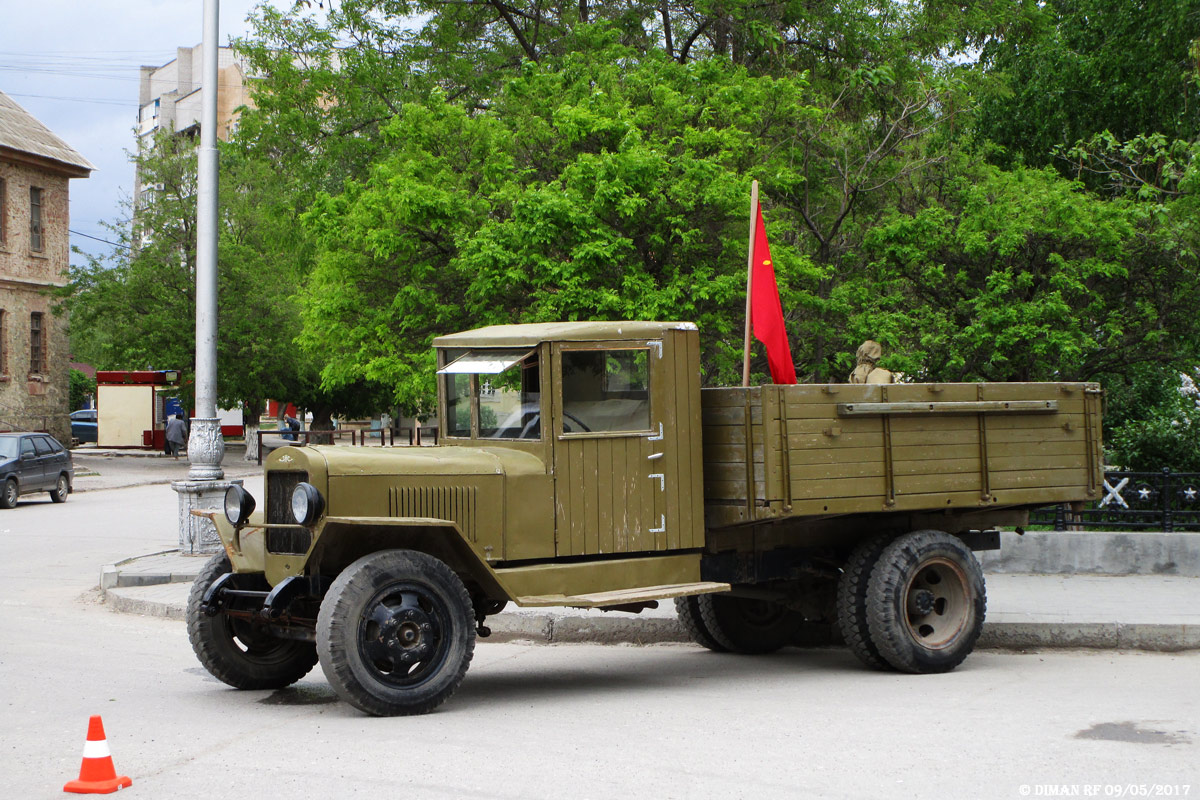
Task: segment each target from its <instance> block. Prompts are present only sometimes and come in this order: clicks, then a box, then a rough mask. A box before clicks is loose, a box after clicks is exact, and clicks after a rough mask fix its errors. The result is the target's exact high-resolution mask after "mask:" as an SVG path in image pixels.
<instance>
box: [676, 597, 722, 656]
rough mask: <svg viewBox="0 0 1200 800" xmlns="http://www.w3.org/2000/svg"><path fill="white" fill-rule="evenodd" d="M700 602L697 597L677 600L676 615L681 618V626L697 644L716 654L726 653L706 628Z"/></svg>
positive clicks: (677, 598) (678, 598)
mask: <svg viewBox="0 0 1200 800" xmlns="http://www.w3.org/2000/svg"><path fill="white" fill-rule="evenodd" d="M698 601H699V598H697V597H695V596H692V597H676V598H675V615H676V616H677V617H679V625H680V626H681V627H682V628H683V630H684V631H685V632H686V633H687V635H688V636H689V637H690V638H691V640H692V641H693V642H695V643H696V644H698V645H700V646H701V647H707V648H708V649H709V650H712V651H714V652H716V653H724V652H725V651H726V648H724V647H722V646H721V643H720V642H718V641H717V640H716V639H714V638H713V635H712V634H711V633H709V630H708V628H706V627H705V626H704V617H703V615H702V614H701V613H700V603H699V602H698Z"/></svg>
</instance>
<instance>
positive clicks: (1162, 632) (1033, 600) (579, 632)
mask: <svg viewBox="0 0 1200 800" xmlns="http://www.w3.org/2000/svg"><path fill="white" fill-rule="evenodd" d="M205 561H206V558H204V557H195V556H184V555H180V554H179V553H178V552H176V551H168V552H165V553H159V554H153V555H147V556H143V557H140V558H135V559H130V560H129V561H126V562H123V563H121V564H116V565H113V566H111V567H106V568H105V570H104V572H103V574H102V576H101V586H102V588H103V589H104V592H105V597H106V602H107V603H108V605H109V607H110V608H111V609H112V610H114V611H121V612H126V613H133V614H147V615H152V616H161V617H168V618H171V619H183V616H184V608H185V606H186V604H187V595H188V591H189V589H190V588H191V580H192V578H193V577H194V576H195V575H196V573H197V572H198V571H199V570H200V568H201V567H202V566H203V564H204V562H205ZM987 589H988V612H987V622H986V623H985V624H984V629H983V636H982V638H981V639H980V643H979V644H980V647H999V648H1011V649H1033V648H1052V647H1085V648H1102V649H1131V650H1156V651H1175V650H1188V649H1200V578H1190V577H1174V576H1153V575H1150V576H1148V575H1127V576H1119V577H1118V576H1096V575H1011V574H1000V573H990V574H988V575H987ZM487 625H488V627H490V628H491V629H492V631H493V638H494V639H498V640H513V639H522V640H532V641H537V642H556V643H557V642H593V643H597V642H599V643H608V644H655V643H660V642H683V641H687V640H688V639H687V636H686V635H685V634H684V633H683V631H682V630H681V629H680V628H679V626H678V624H677V623H676V621H675V612H674V605H673V604H672V603H671V602H670V601H666V602H664V603H661V604H660V606H659V608H657V609H652V610H648V611H643V612H642V613H641V614H629V613H626V612H621V611H609V612H602V611H594V610H589V611H585V610H580V609H559V608H554V609H545V608H514V607H512V606H511V605H510V606H509V608H508V609H507V610H505V611H504V612H502V613H500V614H498V615H496V616H494V617H489V618H488V621H487Z"/></svg>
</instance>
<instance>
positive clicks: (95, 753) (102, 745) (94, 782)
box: [63, 715, 133, 794]
mask: <svg viewBox="0 0 1200 800" xmlns="http://www.w3.org/2000/svg"><path fill="white" fill-rule="evenodd" d="M132 785H133V781H131V780H130V779H129V776H127V775H122V776H120V777H117V770H116V768H115V767H113V760H112V755H111V754H109V752H108V740H107V739H105V738H104V723H103V722H101V721H100V717H99V715H97V716H94V717H92V718H91V719H90V720H88V735H87V742H85V743H84V745H83V765H82V766H80V767H79V780H77V781H71V782H70V783H68V784H67V785H66V786H64V787H63V791H64V792H75V793H76V794H110V793H112V792H115V791H117V790H118V789H124V788H125V787H126V786H132Z"/></svg>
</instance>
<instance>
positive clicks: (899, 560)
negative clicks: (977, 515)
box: [867, 531, 987, 673]
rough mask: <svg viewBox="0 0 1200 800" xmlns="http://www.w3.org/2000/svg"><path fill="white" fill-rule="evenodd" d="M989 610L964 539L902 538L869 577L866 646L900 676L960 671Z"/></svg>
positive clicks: (921, 534) (919, 534)
mask: <svg viewBox="0 0 1200 800" xmlns="http://www.w3.org/2000/svg"><path fill="white" fill-rule="evenodd" d="M986 610H987V597H986V591H985V588H984V582H983V570H982V569H981V568H980V566H979V562H978V561H977V560H976V559H975V556H974V554H973V553H972V552H971V550H970V549H969V548H968V547H967V546H966V545H965V544H963V543H962V540H960V539H958V538H957V537H954V536H951V535H950V534H948V533H942V532H941V531H916V532H914V533H908V534H905V535H904V536H901V537H899V538H898V539H896V540H895V541H894V542H892V543H891V544H890V545H888V546H887V547H886V548H884V550H883V552H882V553H881V554H880V555H879V559H878V561H877V562H876V563H875V568H874V569H873V570H872V572H871V579H870V581H869V590H868V597H867V624H868V627H869V628H870V634H871V641H872V642H873V643H874V644H875V646H876V647H877V648H878V650H879V654H880V655H881V656H882V657H883V658H884V659H885V660H886V661H887V662H888V663H889V664H891V665H892V666H893V667H895V668H896V669H898V670H900V671H901V672H912V673H931V672H948V671H950V670H952V669H954V668H955V667H957V666H958V665H959V664H961V663H962V662H963V659H965V658H966V657H967V656H968V655H969V654H970V652H971V651H972V650H973V649H975V642H976V641H977V640H978V639H979V634H980V632H981V631H982V630H983V618H984V614H985V613H986Z"/></svg>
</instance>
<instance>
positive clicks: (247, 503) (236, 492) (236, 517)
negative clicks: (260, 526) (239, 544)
mask: <svg viewBox="0 0 1200 800" xmlns="http://www.w3.org/2000/svg"><path fill="white" fill-rule="evenodd" d="M253 513H254V498H253V497H251V496H250V493H249V492H247V491H246V490H245V489H243V488H242V487H240V486H238V485H237V484H236V483H235V484H234V485H233V486H230V487H229V488H228V489H226V490H225V519H227V520H229V524H230V525H233V526H234V527H235V528H236V527H237V526H238V525H242V524H244V523H245V522H246V520H248V519H250V515H251V514H253Z"/></svg>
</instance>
